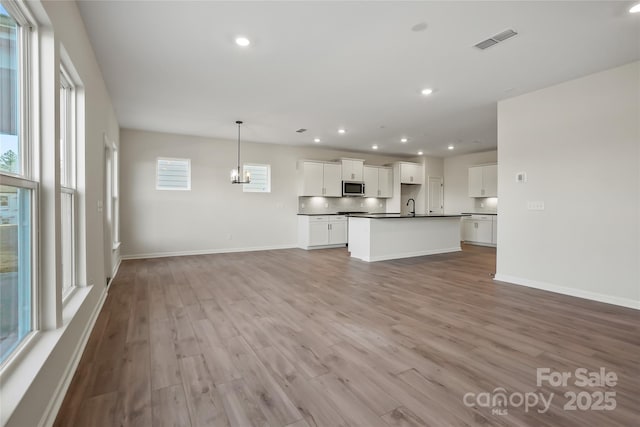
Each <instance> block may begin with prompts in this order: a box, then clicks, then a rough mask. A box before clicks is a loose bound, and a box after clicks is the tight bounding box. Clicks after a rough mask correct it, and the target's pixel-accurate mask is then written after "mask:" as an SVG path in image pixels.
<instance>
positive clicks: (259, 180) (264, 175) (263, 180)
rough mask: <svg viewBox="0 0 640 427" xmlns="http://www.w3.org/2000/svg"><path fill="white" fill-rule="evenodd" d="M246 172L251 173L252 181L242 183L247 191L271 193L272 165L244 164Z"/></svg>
mask: <svg viewBox="0 0 640 427" xmlns="http://www.w3.org/2000/svg"><path fill="white" fill-rule="evenodd" d="M242 167H243V168H244V171H245V172H249V174H250V175H251V182H250V183H249V184H243V185H242V191H244V192H245V193H270V192H271V166H270V165H250V164H245V165H243V166H242Z"/></svg>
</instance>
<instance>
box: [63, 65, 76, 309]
mask: <svg viewBox="0 0 640 427" xmlns="http://www.w3.org/2000/svg"><path fill="white" fill-rule="evenodd" d="M74 95H75V90H74V87H73V85H72V83H71V79H70V78H69V73H68V72H67V71H66V70H65V68H64V67H63V68H62V69H61V70H60V239H61V241H62V245H61V246H62V254H61V255H62V256H61V259H62V297H63V298H64V297H66V296H67V295H69V293H70V291H71V290H72V289H73V287H74V286H75V285H76V274H75V272H76V244H75V238H76V226H75V224H76V212H75V202H76V185H75V183H76V168H75V151H76V150H75V148H76V145H75V132H74V129H75V102H74Z"/></svg>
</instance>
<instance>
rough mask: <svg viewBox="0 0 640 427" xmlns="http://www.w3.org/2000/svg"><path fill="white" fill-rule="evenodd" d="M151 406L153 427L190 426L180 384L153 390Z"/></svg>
mask: <svg viewBox="0 0 640 427" xmlns="http://www.w3.org/2000/svg"><path fill="white" fill-rule="evenodd" d="M151 406H152V414H153V418H152V420H153V426H154V427H189V426H191V420H190V418H189V411H187V405H186V400H185V397H184V390H183V389H182V385H181V384H179V385H172V386H169V387H165V388H161V389H158V390H154V391H153V393H152V396H151Z"/></svg>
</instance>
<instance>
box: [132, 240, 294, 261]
mask: <svg viewBox="0 0 640 427" xmlns="http://www.w3.org/2000/svg"><path fill="white" fill-rule="evenodd" d="M296 247H297V244H295V243H291V244H288V245H275V246H256V247H249V248H223V249H204V250H198V251H178V252H152V253H146V254H132V255H122V256H121V257H120V259H122V260H126V259H144V258H164V257H171V256H189V255H211V254H228V253H235V252H255V251H271V250H277V249H292V248H296Z"/></svg>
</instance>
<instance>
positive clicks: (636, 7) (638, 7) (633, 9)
mask: <svg viewBox="0 0 640 427" xmlns="http://www.w3.org/2000/svg"><path fill="white" fill-rule="evenodd" d="M638 12H640V3H638V4H636V5H634V6H631V9H629V13H638Z"/></svg>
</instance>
